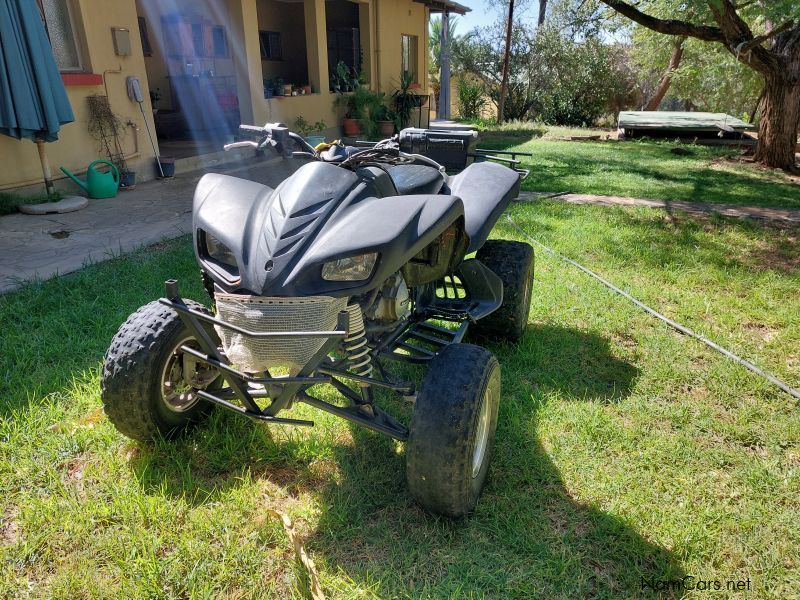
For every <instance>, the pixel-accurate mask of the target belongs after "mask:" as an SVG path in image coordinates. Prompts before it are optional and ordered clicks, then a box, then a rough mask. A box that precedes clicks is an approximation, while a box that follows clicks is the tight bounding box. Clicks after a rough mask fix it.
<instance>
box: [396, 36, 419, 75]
mask: <svg viewBox="0 0 800 600" xmlns="http://www.w3.org/2000/svg"><path fill="white" fill-rule="evenodd" d="M400 60H401V64H400V69H401V71H402V72H403V73H410V74H411V79H412V80H413V81H416V80H417V36H415V35H406V34H403V35H401V36H400Z"/></svg>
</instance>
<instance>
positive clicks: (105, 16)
mask: <svg viewBox="0 0 800 600" xmlns="http://www.w3.org/2000/svg"><path fill="white" fill-rule="evenodd" d="M74 8H75V9H76V10H75V11H74V14H75V20H76V29H77V30H78V35H79V37H84V38H85V44H84V48H85V49H88V52H87V51H84V52H83V58H84V64H85V68H86V70H87V71H90V72H92V73H97V74H103V72H104V71H106V70H109V69H112V70H117V69H118V68H121V69H122V70H121V72H120V73H110V72H109V73H106V74H105V80H106V82H107V86H108V96H109V102H110V104H111V108H112V110H113V111H114V112H115V113H116V114H117V116H119V118H120V119H121V120H122V121H123V122H125V123H127V122H131V123H133V125H134V126H136V127H138V129H139V131H138V134H137V133H136V132H135V131H134V130H133V128H132V127H126V130H127V135H126V136H125V138H124V139H123V141H122V142H123V150H124V151H125V153H126V154H128V155H131V158H129V159H128V165H129V167H130V168H131V169H133V170H136V171H138V172H140V173H144V171H145V170H148V171H149V170H154V164H153V161H152V157H153V150H152V148H150V145H149V142H148V141H147V135H146V132H145V130H144V120H143V118H142V114H141V112H139V105H138V104H136V103H134V102H131V101H130V100H129V99H128V96H127V93H126V91H125V78H126V77H127V76H128V75H136V76H139V77H140V78H141V79H142V84H143V91H144V96H145V102H144V109H145V115H147V117H146V118H147V120H148V122H149V125H150V127H151V129H152V127H153V122H152V111H151V108H150V100H149V98H148V97H147V86H146V80H145V67H144V58H143V56H142V45H141V40H140V38H139V27H138V23H137V20H136V9H135V5H134V3H133V2H130V1H128V0H125V1H119V0H113V1H109V0H75V4H74ZM112 26H113V27H125V28H127V29H129V30H130V37H131V48H132V54H131V56H116V55H115V54H114V44H113V41H112V39H111V27H112ZM91 94H105V89H104V87H103V85H102V84H101V85H99V86H68V87H67V96H68V97H69V100H70V103H71V104H72V110H73V112H74V113H75V122H73V123H69V124H67V125H64V126H63V127H62V129H61V133H60V135H59V139H58V141H56V142H53V143H50V144H47V145H46V149H47V156H48V158H49V160H50V165H51V169H52V171H53V176H54V178H55V179H61V178H63V175H62V173H61V171H60V170H59V169H58V167H59V166H62V165H63V166H65V167H66V168H68V169H70V170H72V171H76V172H80V171H82V170H84V169H85V168H86V166H87V165H88V164H89V163H90V162H91V161H92V160H94V159H96V158H102V155H101V153H100V151H99V150H98V142H97V141H96V140H95V139H93V138H92V137H91V136H90V135H89V133H88V131H87V125H88V114H87V112H88V111H87V103H86V97H87V96H89V95H91ZM137 136H138V146H139V153H138V156H137V155H135V148H136V138H137ZM142 161H146V166H144V167H140V163H141V162H142ZM150 176H152V175H150ZM41 181H42V170H41V165H40V163H39V156H38V153H37V151H36V146H35V145H34V144H33V143H31V142H30V141H28V140H13V139H11V138H8V137H5V136H0V189H9V188H17V187H23V186H28V185H34V184H39V183H41ZM69 185H70V186H71V187H70V188H69V189H72V190H76V189H77V188H76V187H75V186H74V185H73V184H71V183H70V184H69ZM36 189H37V190H41V191H43V190H44V186H43V185H42V186H41V187H40V188H39V187H37V188H36Z"/></svg>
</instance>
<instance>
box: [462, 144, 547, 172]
mask: <svg viewBox="0 0 800 600" xmlns="http://www.w3.org/2000/svg"><path fill="white" fill-rule="evenodd" d="M518 156H533V154H532V153H530V152H513V151H510V150H489V149H487V148H476V149H475V152H473V153H471V154H470V155H469V157H470V158H473V159H475V162H483V161H485V160H492V161H494V162H499V163H503V164H505V166H507V167H508V168H509V169H514V170H515V171H516V172H517V173H519V174H520V179H525V178H526V177H527V176H528V175H530V174H531V170H530V169H523V168H522V167H520V166H519V165H520V164H522V161H519V160H517V157H518ZM507 157H510V158H507Z"/></svg>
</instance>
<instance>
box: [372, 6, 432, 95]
mask: <svg viewBox="0 0 800 600" xmlns="http://www.w3.org/2000/svg"><path fill="white" fill-rule="evenodd" d="M375 1H377V2H378V4H379V6H378V39H379V44H380V90H381V91H384V92H386V93H387V94H391V93H392V92H393V91H394V90H395V89H396V88H397V86H398V84H399V80H400V66H401V64H402V63H401V47H400V37H401V36H402V34H407V35H414V36H416V37H417V72H416V75H417V79H418V81H417V83H419V84H420V85H421V86H422V90H420V91H421V92H423V93H427V86H428V82H427V72H428V68H427V64H426V57H427V55H428V53H427V47H428V38H427V35H428V9H427V8H426V7H425V6H424V5H422V4H419V3H418V2H412V0H375Z"/></svg>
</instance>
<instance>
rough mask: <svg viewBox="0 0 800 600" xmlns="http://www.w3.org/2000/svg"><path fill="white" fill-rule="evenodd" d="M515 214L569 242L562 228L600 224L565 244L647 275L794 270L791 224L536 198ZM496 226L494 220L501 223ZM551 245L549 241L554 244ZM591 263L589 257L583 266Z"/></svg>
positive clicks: (541, 234) (573, 252)
mask: <svg viewBox="0 0 800 600" xmlns="http://www.w3.org/2000/svg"><path fill="white" fill-rule="evenodd" d="M527 206H529V207H530V208H527V209H524V210H522V211H519V210H518V211H516V212H515V213H514V215H513V218H514V221H515V223H517V224H518V225H519V226H520V227H522V228H524V229H525V230H526V231H528V232H530V233H531V234H532V235H534V237H536V238H537V239H541V240H542V241H543V242H544V243H548V240H547V239H545V238H547V237H550V239H551V240H555V239H558V238H561V237H563V239H566V240H569V237H570V229H572V228H574V227H576V226H577V227H578V228H581V227H586V224H587V223H588V222H589V220H591V222H592V223H598V224H601V226H605V229H606V230H607V232H608V234H607V235H606V236H605V237H596V238H594V239H592V238H587V239H584V240H582V242H581V244H582V245H581V246H580V248H578V247H573V248H572V249H566V250H565V251H566V253H567V254H568V255H570V257H571V258H576V259H578V262H581V260H580V255H579V254H578V252H584V251H585V252H587V253H589V254H594V253H598V254H607V255H608V256H609V257H611V258H612V259H613V261H614V263H616V264H617V265H619V267H620V272H621V271H624V269H625V268H627V267H628V266H630V265H637V268H639V269H642V270H643V271H645V272H648V273H652V274H654V275H655V276H657V277H658V276H661V274H662V273H663V272H664V271H667V272H669V271H671V270H675V271H680V270H683V269H687V268H689V267H691V266H696V268H700V269H702V270H703V271H704V272H706V273H707V274H708V275H709V276H712V275H715V274H722V275H724V276H726V277H727V276H729V275H730V270H731V269H740V270H744V271H748V272H750V273H753V274H759V273H763V272H764V271H775V272H778V273H781V274H793V273H797V272H798V271H800V241H799V240H798V236H797V232H798V227H797V225H796V224H789V223H786V224H785V223H780V222H775V221H757V220H753V219H742V218H735V217H724V216H721V215H714V214H712V215H708V216H703V215H694V214H689V213H686V212H683V211H680V210H673V209H672V208H671V207H668V208H667V210H665V211H662V210H661V209H642V210H638V211H633V210H630V209H628V208H618V207H591V206H585V205H564V204H561V203H558V202H555V201H539V202H536V203H535V204H529V205H527ZM501 226H502V224H501ZM556 247H557V245H556ZM589 266H591V262H590V264H589Z"/></svg>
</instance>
